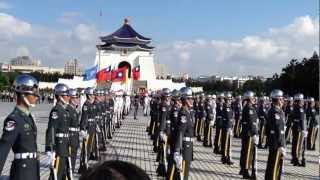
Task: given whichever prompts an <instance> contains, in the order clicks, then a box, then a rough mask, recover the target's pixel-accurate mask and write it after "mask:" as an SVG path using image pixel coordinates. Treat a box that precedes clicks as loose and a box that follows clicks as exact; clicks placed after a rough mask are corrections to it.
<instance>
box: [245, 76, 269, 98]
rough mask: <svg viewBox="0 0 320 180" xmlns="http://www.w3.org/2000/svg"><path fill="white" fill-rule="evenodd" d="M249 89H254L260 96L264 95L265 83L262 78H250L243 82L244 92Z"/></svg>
mask: <svg viewBox="0 0 320 180" xmlns="http://www.w3.org/2000/svg"><path fill="white" fill-rule="evenodd" d="M248 90H251V91H254V92H255V93H256V94H257V95H258V96H261V95H264V93H265V84H264V82H263V81H262V80H260V79H254V80H248V81H246V82H245V83H244V84H243V87H242V92H245V91H248Z"/></svg>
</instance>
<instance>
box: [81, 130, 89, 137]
mask: <svg viewBox="0 0 320 180" xmlns="http://www.w3.org/2000/svg"><path fill="white" fill-rule="evenodd" d="M79 134H80V137H81V138H85V137H86V136H87V132H86V131H84V130H81V131H80V133H79Z"/></svg>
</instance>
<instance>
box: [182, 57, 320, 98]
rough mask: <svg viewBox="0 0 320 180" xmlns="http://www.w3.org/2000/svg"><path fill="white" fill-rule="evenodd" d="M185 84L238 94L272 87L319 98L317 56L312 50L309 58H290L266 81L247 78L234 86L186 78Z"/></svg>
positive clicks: (268, 92)
mask: <svg viewBox="0 0 320 180" xmlns="http://www.w3.org/2000/svg"><path fill="white" fill-rule="evenodd" d="M186 85H187V86H189V87H190V86H192V87H196V86H202V87H203V90H204V91H206V92H210V93H212V92H214V93H215V92H221V91H233V94H234V95H239V94H242V93H244V92H245V91H247V90H252V91H254V92H256V93H257V95H259V96H260V95H268V94H270V92H271V91H272V90H273V89H281V90H283V91H284V92H285V94H287V95H290V96H293V95H294V94H295V93H298V92H299V93H303V94H304V95H305V96H306V97H308V96H312V97H314V98H315V99H319V56H318V54H317V53H316V52H314V54H313V56H312V57H311V58H309V59H307V58H304V59H303V60H302V61H298V60H297V59H292V60H291V61H290V62H289V64H288V65H287V66H286V67H284V68H283V69H282V72H281V74H280V75H278V74H277V73H276V74H274V75H273V76H272V77H271V78H268V79H267V80H266V81H264V82H263V81H261V80H259V79H255V80H249V81H246V82H245V83H244V85H243V86H242V88H236V87H235V85H234V84H232V83H230V81H208V82H199V81H196V80H188V81H187V82H186Z"/></svg>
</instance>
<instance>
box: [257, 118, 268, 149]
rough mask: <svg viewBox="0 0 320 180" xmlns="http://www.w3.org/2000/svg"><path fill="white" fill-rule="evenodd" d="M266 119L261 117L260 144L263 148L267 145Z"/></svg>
mask: <svg viewBox="0 0 320 180" xmlns="http://www.w3.org/2000/svg"><path fill="white" fill-rule="evenodd" d="M264 122H265V119H260V125H259V126H260V128H259V129H260V131H259V144H258V146H259V147H261V148H262V146H263V145H264V147H266V133H265V132H266V125H265V123H264Z"/></svg>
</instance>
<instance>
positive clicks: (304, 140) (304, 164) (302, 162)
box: [301, 137, 307, 167]
mask: <svg viewBox="0 0 320 180" xmlns="http://www.w3.org/2000/svg"><path fill="white" fill-rule="evenodd" d="M306 139H307V138H306V137H303V142H302V155H301V156H302V160H301V164H302V166H304V167H305V166H306V159H305V156H304V154H305V151H306Z"/></svg>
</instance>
